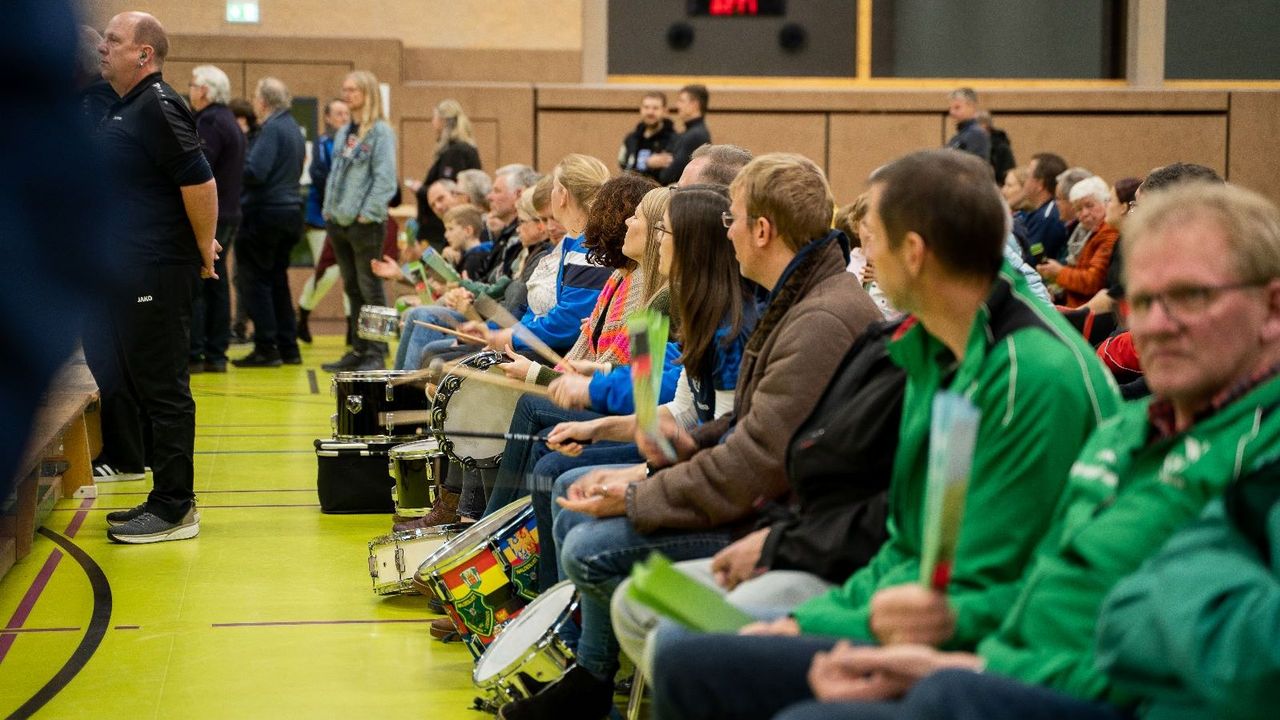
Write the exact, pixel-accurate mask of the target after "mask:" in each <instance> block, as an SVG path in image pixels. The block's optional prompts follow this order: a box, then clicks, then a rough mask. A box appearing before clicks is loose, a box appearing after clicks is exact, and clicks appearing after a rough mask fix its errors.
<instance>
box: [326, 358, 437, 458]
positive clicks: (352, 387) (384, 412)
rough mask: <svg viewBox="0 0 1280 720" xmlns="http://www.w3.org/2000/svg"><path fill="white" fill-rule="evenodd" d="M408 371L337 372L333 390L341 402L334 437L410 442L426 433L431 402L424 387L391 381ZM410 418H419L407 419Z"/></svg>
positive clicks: (354, 439) (334, 419) (334, 424)
mask: <svg viewBox="0 0 1280 720" xmlns="http://www.w3.org/2000/svg"><path fill="white" fill-rule="evenodd" d="M408 374H410V373H409V372H407V371H403V370H367V371H360V372H341V373H338V374H337V375H334V376H333V383H332V385H330V391H331V393H332V394H333V396H334V397H335V398H336V399H337V401H338V411H337V412H336V413H334V415H333V418H332V424H333V436H334V437H335V438H337V439H339V440H350V441H358V442H391V441H399V442H409V441H410V440H413V439H415V438H416V437H417V436H419V435H422V434H424V433H426V432H427V427H428V418H429V416H430V413H429V410H430V408H431V402H430V401H429V400H427V395H426V393H425V392H423V390H422V387H421V386H419V385H413V384H404V385H392V384H391V381H392V380H394V379H396V378H399V377H403V376H405V375H408ZM396 415H399V418H395V417H394V416H396ZM406 417H407V418H416V420H415V421H414V422H405V421H404V419H405V418H406Z"/></svg>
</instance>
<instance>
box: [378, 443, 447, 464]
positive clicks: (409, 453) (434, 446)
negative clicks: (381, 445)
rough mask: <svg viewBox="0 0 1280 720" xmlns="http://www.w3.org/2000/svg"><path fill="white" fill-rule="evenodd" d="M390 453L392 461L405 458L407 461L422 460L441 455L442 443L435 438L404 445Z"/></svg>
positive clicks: (394, 448)
mask: <svg viewBox="0 0 1280 720" xmlns="http://www.w3.org/2000/svg"><path fill="white" fill-rule="evenodd" d="M388 453H389V454H390V455H391V458H392V459H396V458H404V459H406V460H421V459H423V458H429V457H432V456H434V455H440V454H441V453H440V443H439V442H438V441H437V440H436V439H435V438H430V439H428V440H417V441H415V442H411V443H402V444H400V445H396V446H395V447H393V448H391V449H390V450H389V451H388Z"/></svg>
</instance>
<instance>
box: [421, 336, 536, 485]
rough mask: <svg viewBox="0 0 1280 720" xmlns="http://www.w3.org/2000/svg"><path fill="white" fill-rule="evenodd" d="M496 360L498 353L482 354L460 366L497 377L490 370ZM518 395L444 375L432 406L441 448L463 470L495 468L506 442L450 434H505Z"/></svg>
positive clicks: (493, 386)
mask: <svg viewBox="0 0 1280 720" xmlns="http://www.w3.org/2000/svg"><path fill="white" fill-rule="evenodd" d="M497 360H498V355H497V353H493V352H489V351H484V352H479V353H476V354H475V355H471V356H469V357H467V358H466V359H464V360H463V361H462V364H463V365H465V366H467V367H469V368H471V369H472V370H483V371H487V372H493V373H499V374H500V373H501V371H500V370H497V369H492V368H493V367H494V365H496V364H497ZM520 395H521V393H519V392H517V391H515V390H511V389H510V388H504V387H499V386H497V385H489V384H486V383H482V382H479V381H476V380H467V379H466V378H463V377H459V376H456V375H446V376H445V378H444V379H443V380H442V381H441V382H440V386H439V388H438V389H437V390H436V396H435V400H434V401H433V402H432V405H431V416H432V419H433V425H434V430H435V432H436V437H437V438H438V439H439V440H440V445H441V448H442V449H443V450H444V452H445V453H447V454H448V455H449V457H451V458H452V459H454V460H456V461H458V462H459V463H461V464H463V465H464V466H471V465H481V466H484V467H491V466H493V465H494V464H496V463H497V461H498V459H499V458H500V457H501V456H502V450H503V449H504V448H505V447H506V444H507V443H506V441H505V440H500V439H489V438H463V437H450V435H449V431H450V430H460V431H467V432H481V433H504V432H506V431H507V430H508V429H510V427H511V418H512V416H514V415H515V411H516V403H517V402H518V401H519V400H520Z"/></svg>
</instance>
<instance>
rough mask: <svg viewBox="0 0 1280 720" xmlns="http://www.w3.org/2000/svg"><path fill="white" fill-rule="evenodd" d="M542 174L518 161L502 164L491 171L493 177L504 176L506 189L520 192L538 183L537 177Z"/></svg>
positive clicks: (495, 178)
mask: <svg viewBox="0 0 1280 720" xmlns="http://www.w3.org/2000/svg"><path fill="white" fill-rule="evenodd" d="M541 177H542V176H541V175H539V174H538V171H537V170H534V169H533V168H531V167H529V166H528V165H521V164H520V163H512V164H511V165H503V166H502V167H500V168H498V169H497V170H496V171H494V173H493V179H494V180H495V181H496V180H497V179H498V178H506V180H507V189H508V190H510V191H511V192H514V193H520V192H522V191H524V190H525V189H527V188H531V187H533V186H534V185H536V184H537V183H538V179H539V178H541Z"/></svg>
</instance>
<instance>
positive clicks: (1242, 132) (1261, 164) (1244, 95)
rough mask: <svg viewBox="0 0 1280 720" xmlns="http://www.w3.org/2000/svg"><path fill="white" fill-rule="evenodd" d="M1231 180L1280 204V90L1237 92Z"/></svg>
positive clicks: (1233, 104) (1233, 109)
mask: <svg viewBox="0 0 1280 720" xmlns="http://www.w3.org/2000/svg"><path fill="white" fill-rule="evenodd" d="M1230 118H1231V120H1230V125H1229V128H1230V138H1231V152H1230V155H1229V157H1228V160H1229V165H1230V166H1229V168H1228V172H1229V175H1228V179H1230V180H1231V182H1234V183H1239V184H1241V185H1243V186H1245V187H1247V188H1250V189H1252V190H1256V191H1258V192H1260V193H1262V194H1263V195H1266V196H1267V197H1269V198H1271V200H1272V201H1273V202H1276V203H1280V171H1278V169H1277V163H1276V148H1277V147H1280V93H1274V92H1266V93H1262V92H1233V93H1231V116H1230Z"/></svg>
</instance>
